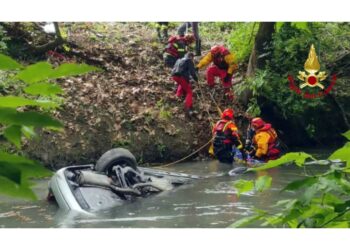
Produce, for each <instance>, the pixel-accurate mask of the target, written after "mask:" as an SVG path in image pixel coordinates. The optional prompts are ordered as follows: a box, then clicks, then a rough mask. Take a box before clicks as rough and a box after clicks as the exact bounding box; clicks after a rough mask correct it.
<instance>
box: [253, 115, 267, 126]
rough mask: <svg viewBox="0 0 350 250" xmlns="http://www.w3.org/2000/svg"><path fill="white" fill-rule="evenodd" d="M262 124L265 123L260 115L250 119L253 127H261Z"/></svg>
mask: <svg viewBox="0 0 350 250" xmlns="http://www.w3.org/2000/svg"><path fill="white" fill-rule="evenodd" d="M264 125H265V122H264V120H263V119H261V118H260V117H255V118H253V119H252V127H253V128H254V129H259V128H262V127H263V126H264Z"/></svg>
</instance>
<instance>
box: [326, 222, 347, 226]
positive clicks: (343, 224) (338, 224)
mask: <svg viewBox="0 0 350 250" xmlns="http://www.w3.org/2000/svg"><path fill="white" fill-rule="evenodd" d="M327 228H349V222H347V221H336V222H332V223H329V224H328V225H327Z"/></svg>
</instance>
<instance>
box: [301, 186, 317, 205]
mask: <svg viewBox="0 0 350 250" xmlns="http://www.w3.org/2000/svg"><path fill="white" fill-rule="evenodd" d="M319 193H320V187H319V185H318V184H317V183H316V184H314V185H312V186H309V187H308V188H306V190H305V191H304V192H303V194H302V197H301V198H300V201H301V202H302V203H303V205H307V204H309V203H310V201H311V200H312V199H313V198H315V197H316V196H317V195H318V194H319Z"/></svg>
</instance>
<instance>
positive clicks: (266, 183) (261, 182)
mask: <svg viewBox="0 0 350 250" xmlns="http://www.w3.org/2000/svg"><path fill="white" fill-rule="evenodd" d="M271 182H272V178H271V176H268V175H264V176H260V177H259V178H258V179H257V180H256V181H255V189H256V190H257V191H259V192H263V191H265V190H267V189H269V188H270V186H271Z"/></svg>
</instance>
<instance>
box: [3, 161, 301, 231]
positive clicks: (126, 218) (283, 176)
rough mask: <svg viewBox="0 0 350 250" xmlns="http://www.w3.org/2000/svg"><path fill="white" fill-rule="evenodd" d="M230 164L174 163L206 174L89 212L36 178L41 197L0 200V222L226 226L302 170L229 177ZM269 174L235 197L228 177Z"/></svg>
mask: <svg viewBox="0 0 350 250" xmlns="http://www.w3.org/2000/svg"><path fill="white" fill-rule="evenodd" d="M230 169H231V166H228V165H225V164H221V163H219V162H218V161H209V162H194V163H184V164H179V165H176V166H173V167H170V168H166V170H169V171H178V172H182V173H187V174H198V175H202V176H207V177H208V178H206V179H202V180H196V181H194V182H193V183H192V184H190V185H185V186H181V187H179V188H176V189H174V190H170V191H167V192H163V193H161V194H159V195H156V196H152V197H149V198H146V199H142V198H140V199H137V200H136V201H135V202H130V203H127V204H125V205H123V206H121V207H116V208H113V209H109V210H106V211H101V212H100V213H98V214H96V215H94V216H86V215H84V216H83V215H81V214H76V213H72V212H70V213H67V212H64V211H61V210H58V209H57V207H56V206H55V205H54V204H50V203H48V202H46V201H45V196H46V192H47V191H46V189H47V182H46V181H45V182H39V183H38V187H37V189H38V190H40V192H41V195H40V197H41V199H40V200H39V201H36V202H23V201H22V202H21V201H16V202H13V201H6V203H2V204H1V203H0V226H1V227H63V228H73V227H103V228H106V227H113V228H117V227H118V228H123V227H131V228H133V227H137V228H143V227H156V228H161V227H166V228H173V227H175V228H188V227H190V228H195V227H204V228H208V227H227V226H228V225H230V224H231V223H233V222H234V221H236V220H237V219H240V218H242V217H244V216H248V215H250V214H251V213H252V208H253V207H255V206H256V207H258V208H260V209H270V210H273V209H275V208H273V205H274V204H275V203H276V201H277V200H279V199H287V198H290V197H292V195H293V193H291V192H289V193H287V192H285V193H280V190H281V188H283V187H284V186H285V185H286V184H287V183H288V182H290V181H291V180H295V179H298V178H301V176H302V175H303V174H304V170H303V169H300V168H296V167H293V166H287V167H283V168H280V169H272V170H269V171H267V172H265V173H263V172H260V173H248V174H245V175H242V176H237V177H229V176H227V175H226V174H227V172H228V171H229V170H230ZM261 174H269V175H270V176H272V178H273V181H272V188H271V190H268V191H266V192H264V193H262V194H255V193H254V192H250V193H246V194H242V195H241V196H240V197H239V199H238V197H237V195H236V192H235V190H234V188H233V187H232V183H233V181H234V180H237V179H246V180H251V179H256V178H257V176H258V175H261Z"/></svg>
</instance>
